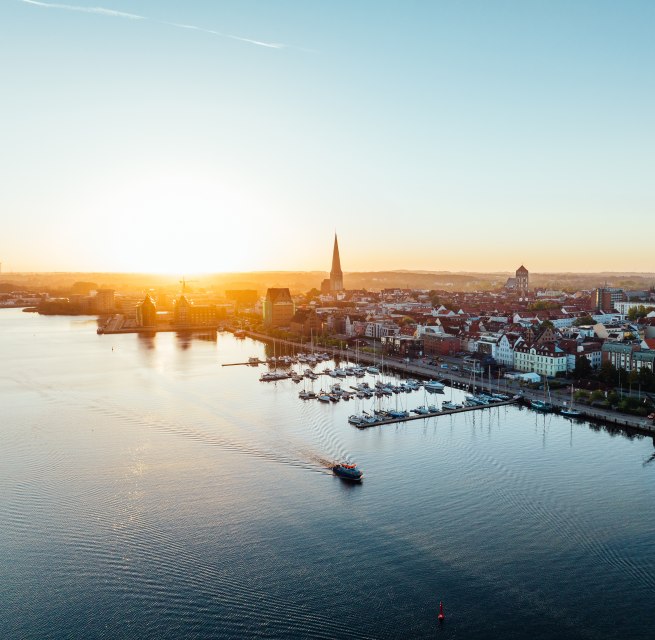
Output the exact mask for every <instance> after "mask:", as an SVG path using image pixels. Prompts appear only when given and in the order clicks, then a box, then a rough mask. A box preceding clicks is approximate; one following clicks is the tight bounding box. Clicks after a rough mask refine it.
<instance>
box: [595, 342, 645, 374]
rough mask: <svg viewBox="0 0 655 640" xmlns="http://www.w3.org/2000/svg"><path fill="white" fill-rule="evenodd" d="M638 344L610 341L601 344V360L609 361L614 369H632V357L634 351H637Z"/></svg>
mask: <svg viewBox="0 0 655 640" xmlns="http://www.w3.org/2000/svg"><path fill="white" fill-rule="evenodd" d="M639 349H640V347H639V344H637V343H635V342H610V341H607V342H605V343H604V344H603V347H602V353H603V356H602V357H603V362H609V363H610V364H611V365H612V366H613V367H615V368H616V369H625V370H626V371H632V366H633V361H632V357H633V354H634V353H635V351H639Z"/></svg>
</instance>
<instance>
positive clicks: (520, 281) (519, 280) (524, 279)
mask: <svg viewBox="0 0 655 640" xmlns="http://www.w3.org/2000/svg"><path fill="white" fill-rule="evenodd" d="M529 288H530V274H529V272H528V270H527V269H526V268H525V267H524V266H523V265H521V266H520V267H519V268H518V269H517V270H516V291H517V293H518V294H519V297H521V298H527V296H528V291H529Z"/></svg>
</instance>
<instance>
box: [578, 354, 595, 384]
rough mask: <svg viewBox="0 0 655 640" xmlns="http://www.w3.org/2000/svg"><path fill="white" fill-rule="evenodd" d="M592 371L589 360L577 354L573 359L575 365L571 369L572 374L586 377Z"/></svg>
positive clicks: (579, 377)
mask: <svg viewBox="0 0 655 640" xmlns="http://www.w3.org/2000/svg"><path fill="white" fill-rule="evenodd" d="M592 372H593V368H592V366H591V362H589V358H587V357H585V356H577V357H576V359H575V367H574V369H573V375H574V376H575V377H576V378H578V379H581V378H588V377H589V376H590V375H591V374H592Z"/></svg>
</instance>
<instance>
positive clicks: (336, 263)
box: [330, 233, 343, 291]
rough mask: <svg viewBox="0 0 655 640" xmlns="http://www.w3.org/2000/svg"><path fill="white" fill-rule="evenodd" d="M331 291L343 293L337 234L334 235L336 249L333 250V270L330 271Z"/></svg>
mask: <svg viewBox="0 0 655 640" xmlns="http://www.w3.org/2000/svg"><path fill="white" fill-rule="evenodd" d="M330 291H343V272H342V271H341V260H340V259H339V243H338V242H337V234H336V233H335V234H334V249H333V250H332V269H331V271H330Z"/></svg>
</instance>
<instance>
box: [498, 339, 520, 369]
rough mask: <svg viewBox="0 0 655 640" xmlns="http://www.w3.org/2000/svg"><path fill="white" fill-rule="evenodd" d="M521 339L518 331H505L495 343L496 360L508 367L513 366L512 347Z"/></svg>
mask: <svg viewBox="0 0 655 640" xmlns="http://www.w3.org/2000/svg"><path fill="white" fill-rule="evenodd" d="M522 341H523V338H521V336H520V335H519V334H518V333H505V334H503V335H502V336H501V338H500V340H498V344H497V345H496V355H495V356H494V357H495V358H496V362H497V363H498V364H502V365H504V366H506V367H509V368H510V369H511V368H512V367H513V366H514V348H515V346H516V345H517V344H519V343H520V342H522Z"/></svg>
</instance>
